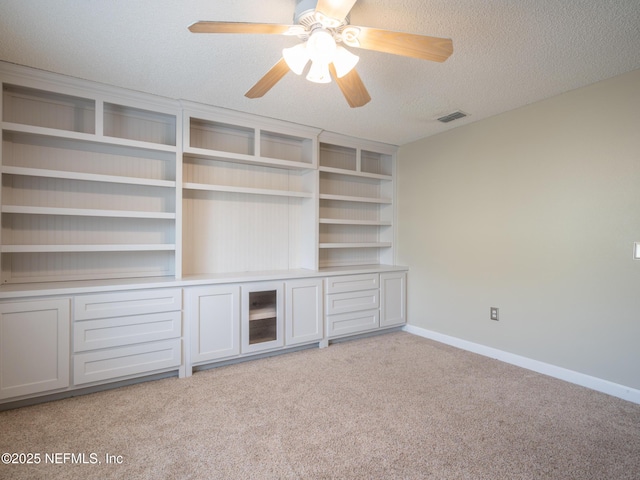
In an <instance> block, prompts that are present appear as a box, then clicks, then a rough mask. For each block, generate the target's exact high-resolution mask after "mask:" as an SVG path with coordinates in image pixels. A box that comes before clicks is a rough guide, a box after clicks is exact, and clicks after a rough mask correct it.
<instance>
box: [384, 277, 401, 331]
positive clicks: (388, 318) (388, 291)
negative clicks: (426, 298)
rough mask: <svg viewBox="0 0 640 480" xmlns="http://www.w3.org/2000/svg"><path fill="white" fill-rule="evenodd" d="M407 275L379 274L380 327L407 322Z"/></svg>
mask: <svg viewBox="0 0 640 480" xmlns="http://www.w3.org/2000/svg"><path fill="white" fill-rule="evenodd" d="M406 299H407V273H406V272H389V273H381V274H380V326H381V327H391V326H394V325H402V324H404V323H406V322H407V307H406V305H407V300H406Z"/></svg>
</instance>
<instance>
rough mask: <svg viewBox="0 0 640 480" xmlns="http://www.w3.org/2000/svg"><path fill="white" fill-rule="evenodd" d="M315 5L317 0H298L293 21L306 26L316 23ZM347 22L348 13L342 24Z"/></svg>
mask: <svg viewBox="0 0 640 480" xmlns="http://www.w3.org/2000/svg"><path fill="white" fill-rule="evenodd" d="M317 5H318V0H298V2H297V3H296V9H295V11H294V14H293V23H294V24H296V25H303V26H304V27H306V28H309V27H311V26H312V25H314V24H316V23H318V21H317V20H316V16H315V13H316V7H317ZM348 23H349V15H347V16H346V18H345V19H344V21H343V22H342V25H347V24H348Z"/></svg>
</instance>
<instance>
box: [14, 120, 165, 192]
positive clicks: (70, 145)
mask: <svg viewBox="0 0 640 480" xmlns="http://www.w3.org/2000/svg"><path fill="white" fill-rule="evenodd" d="M93 140H94V138H93V137H91V139H90V140H89V139H87V138H84V139H82V140H78V139H74V138H67V135H66V133H65V135H64V136H46V135H39V134H32V133H25V132H17V131H15V130H14V131H12V132H8V131H5V132H4V133H3V145H2V149H3V159H2V163H3V165H4V166H5V167H12V168H32V169H40V170H50V171H56V172H57V171H59V172H63V173H62V174H61V175H59V176H57V177H58V178H74V174H75V175H78V174H88V175H104V176H105V177H114V178H113V179H109V178H105V179H104V180H105V181H112V180H115V179H117V178H119V179H127V178H131V179H132V180H131V182H129V181H123V182H122V183H131V184H150V185H159V186H164V185H169V184H164V183H162V182H164V181H169V182H173V181H175V165H176V154H175V151H174V152H165V151H163V150H156V149H154V150H148V149H140V148H137V147H131V146H123V145H114V144H107V143H102V142H94V141H93ZM171 148H173V149H174V150H175V148H174V147H171ZM65 174H67V175H65ZM51 176H53V175H51ZM79 179H84V178H79ZM87 179H90V177H87ZM156 181H157V182H156ZM170 185H171V186H173V185H174V184H170Z"/></svg>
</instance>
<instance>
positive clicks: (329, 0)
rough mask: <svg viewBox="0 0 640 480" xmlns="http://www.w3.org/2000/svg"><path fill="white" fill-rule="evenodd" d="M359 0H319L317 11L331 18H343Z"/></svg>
mask: <svg viewBox="0 0 640 480" xmlns="http://www.w3.org/2000/svg"><path fill="white" fill-rule="evenodd" d="M356 1H357V0H318V4H317V5H316V12H320V13H322V14H323V15H325V16H327V17H329V18H335V19H337V20H343V19H344V18H345V17H346V16H347V15H349V12H350V11H351V9H352V8H353V6H354V5H355V3H356Z"/></svg>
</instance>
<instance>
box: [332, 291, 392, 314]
mask: <svg viewBox="0 0 640 480" xmlns="http://www.w3.org/2000/svg"><path fill="white" fill-rule="evenodd" d="M379 306H380V291H379V290H364V291H361V292H347V293H334V294H332V295H327V315H335V314H339V313H347V312H358V311H362V310H371V309H372V308H378V307H379Z"/></svg>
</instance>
